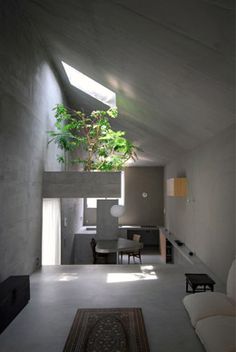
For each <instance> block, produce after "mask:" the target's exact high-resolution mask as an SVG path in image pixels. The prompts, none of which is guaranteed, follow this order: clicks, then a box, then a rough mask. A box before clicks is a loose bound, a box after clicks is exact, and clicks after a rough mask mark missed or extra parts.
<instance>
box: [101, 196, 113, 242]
mask: <svg viewBox="0 0 236 352" xmlns="http://www.w3.org/2000/svg"><path fill="white" fill-rule="evenodd" d="M116 204H118V200H117V199H114V200H113V199H109V200H98V201H97V234H96V239H102V240H110V239H116V238H117V237H118V218H116V217H114V216H112V215H111V212H110V210H111V207H112V206H113V205H116Z"/></svg>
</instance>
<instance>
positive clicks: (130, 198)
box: [84, 167, 164, 225]
mask: <svg viewBox="0 0 236 352" xmlns="http://www.w3.org/2000/svg"><path fill="white" fill-rule="evenodd" d="M163 174H164V168H163V167H127V168H125V209H126V210H125V214H124V216H122V217H121V218H119V224H122V225H163V222H164V219H163V177H164V176H163ZM143 192H146V193H148V197H147V198H143V197H142V193H143ZM84 222H85V224H86V225H94V224H96V209H87V208H86V206H85V209H84Z"/></svg>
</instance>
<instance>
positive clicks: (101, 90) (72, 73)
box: [61, 61, 116, 107]
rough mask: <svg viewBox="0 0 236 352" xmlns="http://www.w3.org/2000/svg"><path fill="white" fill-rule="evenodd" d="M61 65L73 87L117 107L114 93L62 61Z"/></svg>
mask: <svg viewBox="0 0 236 352" xmlns="http://www.w3.org/2000/svg"><path fill="white" fill-rule="evenodd" d="M61 63H62V65H63V67H64V69H65V71H66V75H67V77H68V79H69V81H70V84H71V85H72V86H74V87H76V88H78V89H80V90H82V91H83V92H84V93H86V94H88V95H90V96H91V97H93V98H95V99H97V100H99V101H101V102H102V103H104V104H106V105H108V106H110V107H115V106H116V94H115V93H114V92H112V91H111V90H110V89H108V88H106V87H104V86H103V85H101V84H100V83H98V82H96V81H94V80H93V79H92V78H90V77H88V76H86V75H85V74H83V73H82V72H80V71H78V70H76V69H75V68H73V67H72V66H70V65H68V64H66V63H65V62H63V61H62V62H61Z"/></svg>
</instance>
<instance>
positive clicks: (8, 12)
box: [0, 1, 63, 280]
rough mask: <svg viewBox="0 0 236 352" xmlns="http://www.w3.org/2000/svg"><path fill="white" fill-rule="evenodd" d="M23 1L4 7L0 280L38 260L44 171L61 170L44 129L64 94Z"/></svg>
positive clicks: (0, 21) (0, 26) (0, 24)
mask: <svg viewBox="0 0 236 352" xmlns="http://www.w3.org/2000/svg"><path fill="white" fill-rule="evenodd" d="M19 3H20V2H17V1H2V2H1V8H0V33H1V36H0V52H1V55H0V60H1V63H0V77H1V85H0V96H1V101H0V121H1V128H0V150H1V153H0V181H1V187H0V206H1V211H0V280H3V279H4V278H6V277H8V276H9V275H18V274H29V273H31V272H32V271H33V270H34V269H35V268H36V267H37V265H39V264H40V258H41V224H42V175H43V170H44V166H45V168H46V169H49V168H50V169H51V170H59V169H60V168H59V167H58V164H57V162H56V156H55V154H56V153H55V149H54V147H53V146H51V145H50V146H49V148H48V146H47V134H46V131H47V130H48V129H49V128H50V127H51V126H52V116H53V113H52V108H53V107H54V106H55V104H56V103H60V102H62V100H63V98H62V93H61V90H60V88H59V85H58V82H57V79H56V76H55V74H54V73H53V70H52V67H51V66H50V63H49V60H48V57H47V55H46V54H45V52H44V50H43V48H42V45H41V41H40V38H39V37H38V35H37V32H36V31H35V29H34V27H33V26H32V25H31V23H30V22H29V21H28V20H27V19H26V18H25V15H24V14H23V13H22V12H21V9H20V7H18V4H19Z"/></svg>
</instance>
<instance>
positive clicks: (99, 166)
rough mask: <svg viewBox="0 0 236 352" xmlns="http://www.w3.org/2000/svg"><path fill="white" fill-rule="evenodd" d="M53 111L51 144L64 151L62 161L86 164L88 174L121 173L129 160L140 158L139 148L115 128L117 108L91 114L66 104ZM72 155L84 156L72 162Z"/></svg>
mask: <svg viewBox="0 0 236 352" xmlns="http://www.w3.org/2000/svg"><path fill="white" fill-rule="evenodd" d="M53 110H54V111H55V118H56V122H55V127H56V129H55V130H54V131H48V134H49V136H50V137H51V139H50V140H49V143H50V142H54V143H56V144H57V146H58V147H59V148H60V149H61V150H63V151H64V156H58V161H59V162H61V163H64V164H67V163H68V162H70V163H72V164H82V165H83V169H84V170H85V171H91V170H100V171H119V170H121V169H122V168H123V167H124V164H125V163H126V161H128V160H129V159H133V160H134V161H135V160H136V159H137V154H136V151H137V150H138V148H137V146H135V145H134V144H133V143H132V142H131V141H129V140H128V139H127V138H126V137H125V132H124V131H114V130H113V129H112V128H111V124H110V119H115V118H117V116H118V111H117V108H110V109H108V110H106V111H104V110H98V111H92V112H91V114H89V115H88V114H85V113H84V112H82V111H80V110H73V109H70V108H68V107H66V106H64V105H63V104H57V105H56V106H55V108H54V109H53ZM70 152H76V153H73V155H74V154H78V155H79V154H80V155H81V156H80V157H76V158H73V159H71V160H70V161H68V154H69V153H70Z"/></svg>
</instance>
